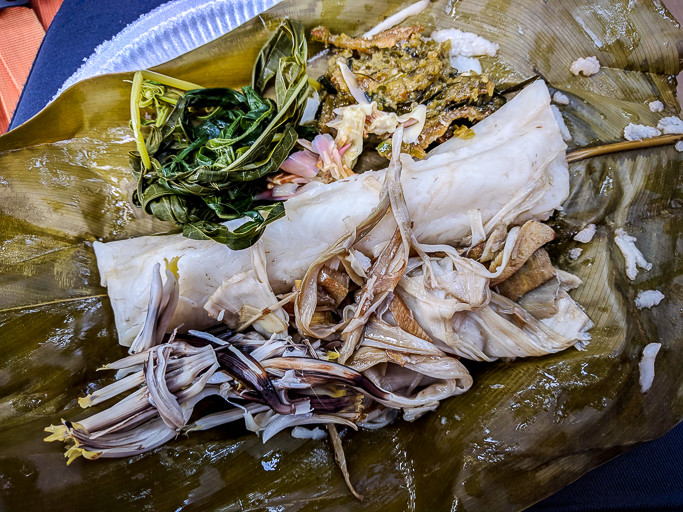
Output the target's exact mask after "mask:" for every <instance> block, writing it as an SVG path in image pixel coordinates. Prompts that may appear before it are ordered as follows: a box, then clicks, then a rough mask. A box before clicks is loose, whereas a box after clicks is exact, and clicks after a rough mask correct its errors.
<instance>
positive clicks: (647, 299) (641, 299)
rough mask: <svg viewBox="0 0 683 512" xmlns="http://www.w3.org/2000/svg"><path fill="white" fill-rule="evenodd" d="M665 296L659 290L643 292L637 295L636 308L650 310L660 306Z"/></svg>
mask: <svg viewBox="0 0 683 512" xmlns="http://www.w3.org/2000/svg"><path fill="white" fill-rule="evenodd" d="M663 298H664V294H663V293H662V292H660V291H659V290H643V291H640V292H638V295H636V300H635V303H636V307H637V308H638V309H650V308H652V307H654V306H656V305H657V304H659V303H660V302H661V301H662V299H663Z"/></svg>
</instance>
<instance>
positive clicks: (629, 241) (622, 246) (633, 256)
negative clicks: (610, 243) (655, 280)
mask: <svg viewBox="0 0 683 512" xmlns="http://www.w3.org/2000/svg"><path fill="white" fill-rule="evenodd" d="M637 240H638V239H637V238H636V237H634V236H631V235H629V234H628V233H627V232H626V231H624V230H623V229H621V228H619V229H617V230H616V231H615V232H614V241H615V242H616V244H617V247H619V250H620V251H621V254H623V255H624V260H625V262H626V275H627V276H628V278H629V279H630V280H631V281H633V280H634V279H635V278H636V276H637V275H638V268H637V267H640V268H642V269H643V270H650V269H651V268H652V263H648V262H647V260H645V257H644V256H643V253H642V252H640V251H639V250H638V248H637V247H636V241H637Z"/></svg>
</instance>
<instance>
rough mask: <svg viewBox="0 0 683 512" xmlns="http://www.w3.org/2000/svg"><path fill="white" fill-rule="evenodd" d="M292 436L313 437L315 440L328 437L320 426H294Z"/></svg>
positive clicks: (300, 437)
mask: <svg viewBox="0 0 683 512" xmlns="http://www.w3.org/2000/svg"><path fill="white" fill-rule="evenodd" d="M292 437H293V438H295V439H313V440H315V441H320V440H321V439H325V438H326V437H327V433H326V432H325V431H324V430H323V429H321V428H319V427H315V428H306V427H294V428H293V429H292Z"/></svg>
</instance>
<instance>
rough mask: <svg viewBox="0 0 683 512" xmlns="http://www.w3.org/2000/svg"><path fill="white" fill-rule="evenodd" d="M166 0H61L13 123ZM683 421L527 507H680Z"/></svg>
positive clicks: (565, 510) (555, 511) (556, 510)
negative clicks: (104, 45)
mask: <svg viewBox="0 0 683 512" xmlns="http://www.w3.org/2000/svg"><path fill="white" fill-rule="evenodd" d="M165 1H166V0H134V1H130V2H120V1H118V0H117V1H115V0H65V1H64V3H63V4H62V8H61V9H60V10H59V12H58V13H57V16H56V17H55V19H54V21H53V23H52V25H51V26H50V28H49V30H48V31H47V34H46V36H45V40H44V41H43V45H42V46H41V48H40V51H39V52H38V56H37V58H36V61H35V63H34V65H33V69H32V70H31V74H30V75H29V78H28V81H27V83H26V86H25V88H24V93H23V95H22V97H21V99H20V101H19V105H18V106H17V109H16V112H15V114H14V119H13V120H12V124H11V127H15V126H18V125H19V124H21V123H23V122H24V121H26V120H28V119H29V118H31V117H32V116H34V115H35V114H36V113H38V111H40V110H41V109H42V108H43V107H44V106H45V105H46V104H47V102H48V101H50V99H52V97H53V96H54V95H55V94H56V93H57V90H58V89H59V87H60V86H61V85H62V84H63V83H64V81H65V80H66V79H67V78H69V77H70V76H71V75H72V74H73V73H74V72H75V71H76V70H77V69H78V68H79V67H80V66H81V64H82V62H83V59H85V58H87V57H88V56H90V55H91V54H92V52H93V50H94V49H95V48H96V47H97V46H98V45H99V44H100V43H102V42H103V41H106V40H108V39H111V38H112V37H113V36H114V35H116V34H117V33H118V32H120V31H121V30H122V29H123V28H124V27H125V26H126V25H128V24H129V23H131V22H133V21H135V20H136V19H137V18H138V17H140V16H141V15H142V14H145V13H147V12H149V11H151V10H152V9H154V8H155V7H157V6H159V5H161V4H162V3H165ZM682 454H683V424H681V425H679V426H678V427H676V428H675V429H674V430H672V431H671V432H669V433H668V434H667V435H665V436H664V437H662V438H660V439H657V440H655V441H652V442H649V443H645V444H642V445H639V446H637V447H635V448H634V449H632V450H631V451H629V452H627V453H625V454H624V455H621V456H619V457H617V458H616V459H613V460H611V461H609V462H607V463H606V464H604V465H602V466H600V467H599V468H597V469H595V470H593V471H591V472H590V473H588V474H586V475H584V476H583V477H581V478H580V479H579V480H577V481H576V482H574V483H573V484H571V485H569V486H568V487H566V488H564V489H563V490H561V491H560V492H558V493H556V494H554V495H553V496H551V497H549V498H547V499H545V500H543V501H542V502H540V503H538V504H536V505H534V506H533V507H531V508H530V509H529V510H530V511H531V512H551V511H552V512H588V511H622V510H624V511H641V510H643V511H644V510H648V511H680V510H683V462H682V461H683V457H682V456H681V455H682Z"/></svg>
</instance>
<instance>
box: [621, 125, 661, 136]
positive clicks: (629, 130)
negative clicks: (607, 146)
mask: <svg viewBox="0 0 683 512" xmlns="http://www.w3.org/2000/svg"><path fill="white" fill-rule="evenodd" d="M661 134H662V132H660V131H659V130H658V129H657V128H655V127H654V126H646V125H644V124H633V123H630V124H629V125H628V126H627V127H626V128H624V138H625V139H626V140H642V139H650V138H652V137H658V136H659V135H661Z"/></svg>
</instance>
